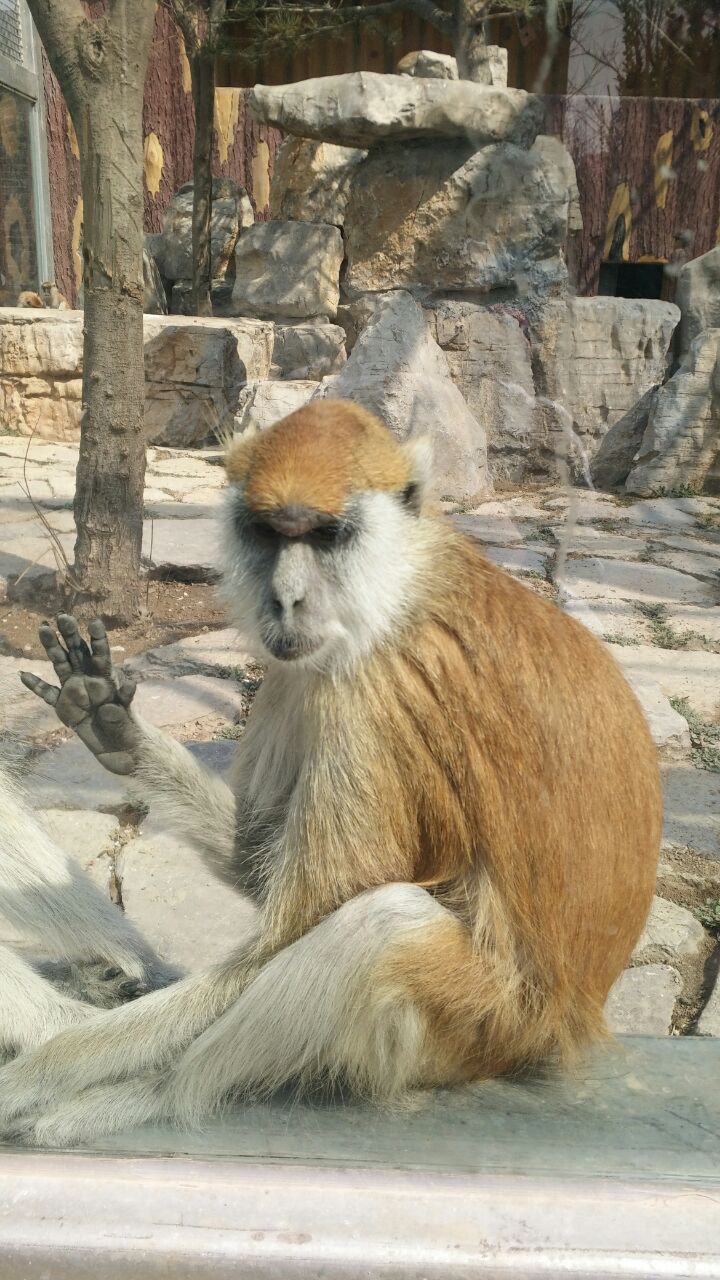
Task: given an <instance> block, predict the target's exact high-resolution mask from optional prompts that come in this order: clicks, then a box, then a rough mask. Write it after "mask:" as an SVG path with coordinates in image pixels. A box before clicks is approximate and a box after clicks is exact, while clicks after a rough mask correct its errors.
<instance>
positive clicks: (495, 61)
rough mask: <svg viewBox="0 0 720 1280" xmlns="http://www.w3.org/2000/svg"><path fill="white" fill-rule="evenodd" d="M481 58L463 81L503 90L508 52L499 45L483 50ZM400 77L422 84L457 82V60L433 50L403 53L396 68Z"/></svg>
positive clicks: (505, 80) (506, 74) (489, 46)
mask: <svg viewBox="0 0 720 1280" xmlns="http://www.w3.org/2000/svg"><path fill="white" fill-rule="evenodd" d="M483 52H484V56H483V57H482V58H481V59H480V60H479V61H478V62H477V63H476V64H475V66H473V68H472V74H470V75H467V76H465V77H463V78H464V79H467V80H472V81H474V82H475V84H488V85H493V86H494V87H495V88H496V89H497V88H501V89H503V88H506V87H507V82H508V51H507V49H503V48H501V47H500V45H497V44H489V45H486V46H485V49H484V51H483ZM396 71H397V73H398V75H401V76H419V77H420V79H422V80H425V79H427V80H459V79H460V73H459V72H458V64H457V58H453V57H451V55H450V54H449V53H435V51H434V50H433V49H415V50H414V51H413V52H412V53H406V54H405V57H404V58H401V59H400V61H399V62H398V64H397V67H396Z"/></svg>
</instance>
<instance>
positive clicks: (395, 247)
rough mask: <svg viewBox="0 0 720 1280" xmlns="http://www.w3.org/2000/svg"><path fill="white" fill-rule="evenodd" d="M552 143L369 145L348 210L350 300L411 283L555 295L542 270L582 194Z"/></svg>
mask: <svg viewBox="0 0 720 1280" xmlns="http://www.w3.org/2000/svg"><path fill="white" fill-rule="evenodd" d="M428 83H433V82H428ZM547 143H548V140H547V139H542V140H539V145H538V144H536V145H535V146H533V147H532V148H531V149H530V150H529V151H528V150H523V149H522V148H520V147H518V146H515V145H514V144H512V143H502V144H498V145H496V146H488V147H484V148H483V149H482V150H481V151H477V150H476V149H475V146H474V145H473V143H471V142H468V141H467V140H464V139H455V140H450V141H442V142H441V141H435V142H425V141H419V142H409V143H408V142H394V143H386V144H383V145H379V146H376V147H373V149H372V150H371V151H370V153H369V154H368V157H367V159H366V160H364V161H363V163H362V164H360V165H359V166H358V167H357V169H355V171H354V173H353V177H352V184H351V189H350V197H349V200H348V205H347V209H346V212H345V244H346V254H347V260H348V261H347V273H346V276H345V284H344V287H345V289H346V291H347V293H348V296H349V297H352V296H354V295H356V294H358V293H361V292H366V291H368V290H377V291H383V290H386V289H391V288H396V287H399V288H403V287H413V286H419V287H422V288H425V289H435V290H440V291H450V290H453V291H454V290H464V291H466V290H473V291H476V292H481V293H487V292H490V291H491V290H494V289H503V290H505V291H509V292H510V294H511V296H524V295H526V294H527V293H528V291H529V289H532V288H536V289H538V290H539V291H540V293H546V294H547V293H550V295H552V294H553V292H555V284H556V279H555V278H549V282H548V283H546V282H545V281H543V279H542V265H543V264H546V263H548V262H558V260H559V259H560V257H561V253H562V250H563V248H564V245H565V241H566V238H567V232H568V226H569V222H570V216H571V209H572V208H573V207H574V201H575V199H576V194H577V188H576V187H575V185H574V173H573V181H572V182H571V181H570V177H569V175H570V172H571V170H572V161H571V159H570V157H569V156H568V155H567V153H566V152H565V150H564V148H562V146H561V144H559V146H558V147H550V146H548V145H547ZM559 157H562V158H561V159H560V158H559ZM560 266H561V270H560V272H559V277H558V278H559V280H560V282H561V284H562V282H563V281H564V282H565V283H566V281H567V272H566V270H565V267H564V264H562V263H560Z"/></svg>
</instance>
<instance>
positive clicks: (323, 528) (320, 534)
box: [306, 521, 353, 550]
mask: <svg viewBox="0 0 720 1280" xmlns="http://www.w3.org/2000/svg"><path fill="white" fill-rule="evenodd" d="M352 533H353V529H352V525H350V524H344V523H342V522H340V521H335V522H334V523H332V524H320V525H317V526H316V528H314V529H311V530H310V532H309V533H308V534H307V535H306V536H307V540H308V542H309V543H310V545H311V546H312V547H324V548H326V549H327V550H331V549H332V548H333V547H337V546H340V545H341V544H342V543H344V542H347V541H348V540H349V539H350V538H351V537H352Z"/></svg>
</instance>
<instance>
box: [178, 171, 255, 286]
mask: <svg viewBox="0 0 720 1280" xmlns="http://www.w3.org/2000/svg"><path fill="white" fill-rule="evenodd" d="M192 206H193V184H192V182H188V183H186V184H185V186H183V187H180V189H179V190H178V191H176V192H175V195H174V196H173V198H172V200H171V201H170V203H169V205H168V207H167V210H166V212H165V221H164V223H163V229H162V232H161V233H160V235H158V236H157V237H155V238H154V243H153V253H154V256H155V261H156V262H157V264H158V267H159V269H160V274H161V275H162V277H163V279H164V280H169V281H174V280H190V279H191V278H192V268H193V252H192ZM254 221H255V215H254V213H253V207H252V204H251V203H250V198H249V196H248V194H247V192H246V191H245V190H244V188H243V187H239V186H238V184H237V183H236V182H233V180H232V178H213V198H212V213H211V221H210V244H211V262H212V275H213V278H214V279H221V278H222V277H223V276H225V275H227V272H228V268H229V267H230V264H231V262H232V256H233V253H234V250H235V244H236V242H237V238H238V234H239V232H240V231H241V229H243V228H245V227H249V226H252V224H253V222H254Z"/></svg>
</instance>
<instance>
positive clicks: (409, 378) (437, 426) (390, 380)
mask: <svg viewBox="0 0 720 1280" xmlns="http://www.w3.org/2000/svg"><path fill="white" fill-rule="evenodd" d="M322 394H324V395H330V396H333V397H340V398H347V399H348V400H355V401H357V402H358V403H359V404H363V405H365V407H366V408H368V409H371V410H372V411H373V412H374V413H377V414H379V416H380V417H381V418H382V419H383V421H384V422H386V423H387V425H388V426H389V427H390V429H391V430H392V431H393V432H394V433H395V435H397V436H399V437H400V438H401V439H405V438H406V437H408V436H421V435H428V436H429V437H430V439H431V440H432V444H433V450H434V464H433V486H434V489H435V492H436V493H437V495H438V496H440V497H447V496H452V497H453V498H455V499H457V500H460V499H464V498H469V497H473V496H475V495H477V494H481V493H482V492H483V491H484V490H485V488H486V486H487V445H486V438H485V430H484V428H483V427H482V426H481V425H480V423H479V422H478V421H477V420H476V418H475V417H474V416H473V414H472V413H471V412H470V410H469V408H468V406H467V404H466V403H465V401H464V400H463V397H462V395H461V394H460V392H459V391H458V389H457V387H456V386H455V385H454V383H453V381H452V379H451V377H450V370H449V368H448V363H447V360H446V358H445V355H444V353H443V352H442V351H441V350H440V348H439V346H438V345H437V343H436V342H435V341H434V339H433V338H432V337H431V335H430V334H429V333H428V330H427V326H426V323H425V319H424V316H423V313H422V311H421V309H420V307H419V306H418V305H417V303H416V302H415V301H414V300H413V299H412V298H411V297H410V295H409V294H407V293H403V292H397V293H389V294H385V295H384V296H382V297H380V298H378V299H377V300H376V303H375V307H374V310H373V314H372V318H371V319H370V321H369V323H368V325H367V327H366V328H365V329H364V330H363V332H362V334H361V335H360V337H359V338H358V340H357V342H356V343H355V346H354V347H353V350H352V354H351V355H350V357H349V359H348V362H347V364H346V365H345V367H344V369H343V370H342V371H341V372H340V373H338V374H335V375H334V376H333V377H330V378H327V379H326V380H325V382H324V384H323V388H322Z"/></svg>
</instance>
